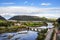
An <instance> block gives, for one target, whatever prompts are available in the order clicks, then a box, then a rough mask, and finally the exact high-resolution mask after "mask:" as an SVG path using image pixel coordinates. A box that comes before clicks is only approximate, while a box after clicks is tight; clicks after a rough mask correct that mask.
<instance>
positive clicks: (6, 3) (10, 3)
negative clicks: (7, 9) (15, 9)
mask: <svg viewBox="0 0 60 40" xmlns="http://www.w3.org/2000/svg"><path fill="white" fill-rule="evenodd" d="M0 4H15V3H13V2H6V3H0Z"/></svg>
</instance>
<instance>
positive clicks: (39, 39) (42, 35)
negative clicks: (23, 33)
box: [37, 29, 48, 40]
mask: <svg viewBox="0 0 60 40" xmlns="http://www.w3.org/2000/svg"><path fill="white" fill-rule="evenodd" d="M47 30H48V29H44V30H42V31H41V32H39V33H38V37H37V40H44V39H45V36H46V32H47Z"/></svg>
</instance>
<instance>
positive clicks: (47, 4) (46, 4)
mask: <svg viewBox="0 0 60 40" xmlns="http://www.w3.org/2000/svg"><path fill="white" fill-rule="evenodd" d="M40 5H42V6H49V5H51V3H41V4H40Z"/></svg>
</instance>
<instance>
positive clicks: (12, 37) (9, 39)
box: [0, 23, 53, 40]
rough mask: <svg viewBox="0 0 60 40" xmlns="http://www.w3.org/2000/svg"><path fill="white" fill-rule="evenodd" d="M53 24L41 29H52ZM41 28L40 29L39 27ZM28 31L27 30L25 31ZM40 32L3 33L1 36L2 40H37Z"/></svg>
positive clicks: (0, 39)
mask: <svg viewBox="0 0 60 40" xmlns="http://www.w3.org/2000/svg"><path fill="white" fill-rule="evenodd" d="M52 27H53V25H52V23H48V26H47V27H46V26H43V27H41V28H52ZM39 28H40V27H39ZM25 31H26V30H25ZM37 33H38V32H35V31H26V33H17V32H16V33H3V34H0V40H36V38H37V36H38V34H37Z"/></svg>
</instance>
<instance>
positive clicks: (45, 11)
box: [0, 6, 60, 18]
mask: <svg viewBox="0 0 60 40" xmlns="http://www.w3.org/2000/svg"><path fill="white" fill-rule="evenodd" d="M0 15H2V16H14V15H33V16H34V15H35V16H40V17H43V16H44V17H51V18H53V17H55V18H57V17H60V16H59V15H60V8H37V7H22V6H19V7H15V6H13V7H12V6H9V7H0Z"/></svg>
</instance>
